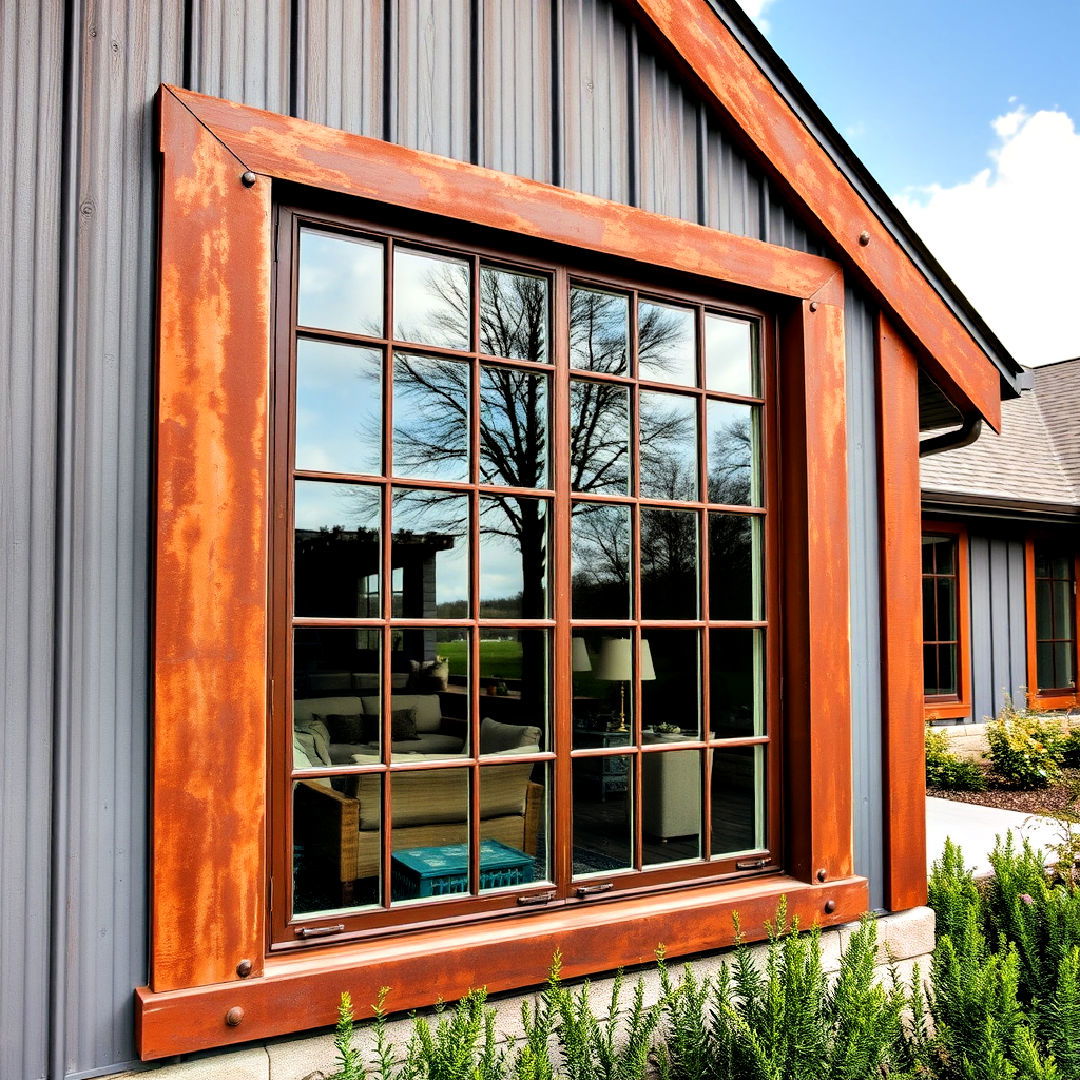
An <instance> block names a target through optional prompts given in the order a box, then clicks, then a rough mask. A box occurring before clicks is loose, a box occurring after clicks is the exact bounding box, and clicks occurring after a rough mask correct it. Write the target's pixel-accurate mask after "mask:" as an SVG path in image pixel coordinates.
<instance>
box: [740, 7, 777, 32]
mask: <svg viewBox="0 0 1080 1080" xmlns="http://www.w3.org/2000/svg"><path fill="white" fill-rule="evenodd" d="M739 2H740V3H741V4H742V9H743V11H745V12H746V14H747V15H749V16H750V18H751V19H753V20H754V22H756V23H757V25H758V29H759V30H760V31H761V32H762V33H763V34H767V33H768V32H769V20H768V19H766V18H765V17H764V16H765V9H766V8H767V7H769V6H771V4H772V3H773V0H739Z"/></svg>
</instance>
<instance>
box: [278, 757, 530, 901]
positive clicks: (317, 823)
mask: <svg viewBox="0 0 1080 1080" xmlns="http://www.w3.org/2000/svg"><path fill="white" fill-rule="evenodd" d="M532 770H533V765H532V763H531V762H522V763H519V764H514V765H502V766H499V767H498V768H487V767H485V768H483V769H482V770H481V775H480V837H481V839H483V840H501V841H502V842H503V843H504V844H508V845H509V846H510V847H513V848H517V849H518V850H519V851H524V852H525V854H527V855H535V854H536V847H537V836H538V834H539V828H540V816H541V813H542V809H543V798H544V789H543V788H542V787H541V786H540V785H539V784H534V783H532V782H531V781H530V780H529V777H530V775H531V773H532ZM391 799H392V811H391V813H392V820H393V839H392V846H393V847H394V849H396V850H398V849H402V848H415V847H435V846H438V845H441V844H460V843H465V842H467V841H468V838H469V828H468V807H469V779H468V772H467V770H465V769H456V768H455V769H426V770H423V771H419V772H403V773H397V774H395V775H394V776H393V779H392V781H391ZM381 810H382V801H381V785H380V778H379V776H378V775H375V774H370V773H369V774H365V775H362V776H360V777H359V778H358V782H357V785H356V793H355V795H345V794H342V793H341V792H340V791H336V790H335V789H333V788H330V787H326V786H325V784H320V783H319V781H318V780H305V781H300V782H299V783H298V784H297V786H296V805H295V812H296V817H295V833H296V840H297V842H298V843H300V844H303V845H304V848H305V851H306V852H307V853H308V855H309V857H310V859H311V862H312V863H315V862H318V863H323V865H326V864H327V863H329V864H330V865H333V866H334V868H335V870H336V873H337V877H338V880H339V881H340V882H341V883H342V885H343V886H345V887H346V888H347V887H348V886H351V884H352V882H354V881H356V880H358V879H360V878H364V877H372V876H374V875H376V874H378V872H379V855H380V829H379V823H380V817H381Z"/></svg>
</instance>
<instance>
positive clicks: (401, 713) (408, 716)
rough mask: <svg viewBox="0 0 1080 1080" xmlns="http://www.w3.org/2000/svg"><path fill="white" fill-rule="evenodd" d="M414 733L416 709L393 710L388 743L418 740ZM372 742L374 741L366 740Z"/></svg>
mask: <svg viewBox="0 0 1080 1080" xmlns="http://www.w3.org/2000/svg"><path fill="white" fill-rule="evenodd" d="M419 738H420V736H419V735H417V733H416V709H415V707H414V708H411V709H394V711H393V712H392V713H391V714H390V741H391V742H402V741H404V740H406V739H419ZM368 741H369V742H373V741H374V740H368Z"/></svg>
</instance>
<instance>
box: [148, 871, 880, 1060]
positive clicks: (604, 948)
mask: <svg viewBox="0 0 1080 1080" xmlns="http://www.w3.org/2000/svg"><path fill="white" fill-rule="evenodd" d="M785 896H786V897H787V904H788V915H789V917H797V918H798V919H799V923H800V925H803V926H809V925H810V924H811V923H813V922H815V921H816V922H817V923H818V924H820V925H822V926H826V925H836V924H839V923H844V922H850V921H851V920H853V919H856V918H858V917H859V915H860V914H861V913H862V912H863V911H865V910H866V904H867V899H868V894H867V888H866V882H865V880H863V879H862V878H849V879H847V880H843V881H840V880H838V881H833V882H830V883H828V884H826V885H807V884H804V883H801V882H797V881H793V880H792V879H790V878H775V877H773V878H768V879H759V880H756V881H743V882H740V883H738V884H730V885H719V886H717V885H714V886H709V887H704V888H700V889H685V890H682V891H680V892H677V893H665V894H654V895H650V896H644V897H639V898H637V899H633V900H620V901H610V902H609V901H595V900H586V901H579V902H574V903H571V904H569V905H567V906H566V907H564V908H560V909H559V910H557V911H546V912H541V913H538V914H536V915H533V916H531V917H530V918H529V919H528V921H527V922H522V921H521V920H509V921H507V920H501V921H496V922H492V923H486V924H478V925H477V924H474V925H471V926H462V927H457V928H451V929H441V930H432V931H425V932H421V933H414V934H409V935H407V936H406V937H400V938H394V939H389V940H384V941H376V942H370V943H367V944H365V945H364V946H363V948H357V947H355V946H352V947H349V946H338V947H330V948H326V949H320V950H318V951H316V952H308V953H304V954H302V955H294V956H291V957H289V958H286V959H276V958H275V959H271V960H268V961H267V962H266V968H265V972H264V977H263V978H261V979H255V980H249V981H247V982H244V983H232V984H230V985H227V986H208V987H205V988H203V989H193V990H180V991H175V992H171V993H154V992H152V991H150V990H149V989H147V988H142V989H140V990H139V991H138V992H137V1000H136V1010H137V1017H138V1046H139V1053H140V1056H141V1057H142V1058H144V1059H153V1058H161V1057H167V1056H169V1055H172V1054H182V1053H188V1052H190V1051H193V1050H199V1049H203V1048H205V1047H210V1046H227V1045H229V1044H231V1043H238V1042H246V1041H248V1040H250V1039H261V1038H266V1037H268V1036H271V1035H281V1034H284V1033H286V1032H289V1031H301V1030H304V1029H306V1028H312V1027H320V1026H325V1025H327V1024H331V1023H333V1022H334V1019H335V1016H336V1009H337V1004H338V1001H339V998H340V996H341V991H342V990H343V989H346V988H347V989H348V990H349V992H350V993H351V995H352V999H353V1002H354V1004H355V1006H356V1013H357V1015H358V1016H363V1015H365V1014H366V1013H367V1007H368V1005H369V1004H370V1003H372V1002H374V1001H375V1000H376V996H377V995H378V992H379V987H381V986H384V985H387V984H390V994H389V996H388V998H387V1001H386V1007H387V1008H388V1009H389V1010H391V1011H393V1012H401V1011H403V1010H406V1009H410V1008H414V1007H418V1006H422V1005H429V1004H430V1003H431V1002H432V1001H433V1000H435V999H436V998H442V999H443V1000H447V1001H452V1000H454V999H455V998H457V997H459V996H460V995H462V994H464V993H466V992H467V991H468V990H469V989H471V988H472V987H475V986H486V987H487V989H488V991H489V993H498V992H500V991H503V990H513V989H519V988H521V987H526V986H535V985H538V984H539V983H542V982H543V980H544V977H545V975H546V973H547V970H548V967H549V966H550V964H551V958H552V956H553V955H554V953H555V951H556V950H561V952H562V955H563V969H562V970H563V975H564V977H566V978H577V977H579V976H582V975H589V974H595V973H597V972H604V971H611V970H613V969H615V968H616V967H619V966H623V965H631V964H644V963H649V962H650V961H652V960H653V959H654V957H655V953H656V948H657V946H658V945H660V944H663V945H664V946H665V949H666V953H667V955H668V956H669V957H674V956H684V955H689V954H691V953H695V952H701V951H704V950H708V949H718V948H723V947H725V946H729V945H731V944H733V943H734V927H733V924H732V914H733V913H734V912H736V911H737V912H738V913H739V921H740V925H741V927H742V931H743V933H744V935H745V936H746V937H747V938H748V939H750V940H757V939H761V938H763V937H764V936H765V933H766V928H765V924H766V922H768V921H769V920H771V919H774V918H775V916H776V907H777V904H778V903H779V901H780V898H781V897H785ZM830 900H831V901H833V902H834V903H835V905H836V907H835V910H834V911H832V912H831V913H828V914H827V913H826V912H825V904H826V902H827V901H830ZM451 952H452V954H453V963H436V962H433V958H435V957H446V956H448V955H449V954H450V953H451ZM234 1006H239V1007H240V1008H242V1009H243V1010H244V1020H243V1022H242V1023H241V1024H239V1025H238V1026H237V1027H229V1026H228V1025H226V1023H225V1014H226V1012H227V1011H228V1010H229V1009H231V1008H233V1007H234Z"/></svg>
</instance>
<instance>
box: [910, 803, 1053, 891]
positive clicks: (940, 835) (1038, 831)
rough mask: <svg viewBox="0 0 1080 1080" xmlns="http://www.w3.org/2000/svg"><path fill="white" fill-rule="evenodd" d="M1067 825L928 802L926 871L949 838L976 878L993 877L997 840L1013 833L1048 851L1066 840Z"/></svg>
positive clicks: (1012, 812) (1015, 813)
mask: <svg viewBox="0 0 1080 1080" xmlns="http://www.w3.org/2000/svg"><path fill="white" fill-rule="evenodd" d="M1063 828H1064V824H1063V822H1061V821H1058V820H1057V819H1056V818H1046V817H1037V816H1035V815H1033V814H1022V813H1019V812H1018V811H1016V810H998V809H996V808H995V807H992V806H973V805H972V804H971V803H962V802H952V801H951V800H949V799H936V798H927V800H926V866H927V869H929V868H930V865H931V864H932V863H933V862H934V860H935V859H937V858H938V856H940V855H941V853H942V851H943V850H944V849H945V839H946V837H949V838H951V839H952V841H953V843H954V844H959V845H960V848H961V850H962V851H963V853H964V862H965V863H966V864H967V865H968V866H971V867H974V870H975V876H976V877H985V876H986V875H987V874H989V873H990V858H989V856H990V852H991V851H993V850H994V845H995V843H996V838H997V837H998V836H999V835H1001V836H1003V835H1004V834H1005V833H1006V832H1008V831H1009V829H1012V831H1013V833H1014V834H1015V835H1016V837H1017V839H1020V838H1026V839H1028V840H1030V841H1031V842H1032V844H1034V845H1035V846H1036V847H1040V848H1043V849H1044V850H1045V849H1047V848H1049V847H1050V846H1051V845H1052V844H1058V843H1060V842H1061V840H1062V839H1063V836H1062V829H1063Z"/></svg>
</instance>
